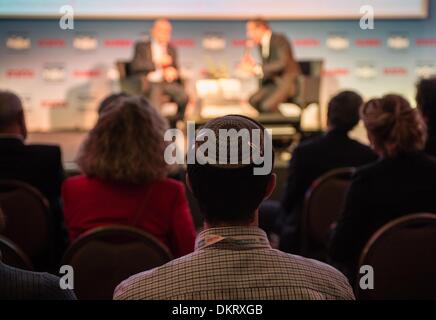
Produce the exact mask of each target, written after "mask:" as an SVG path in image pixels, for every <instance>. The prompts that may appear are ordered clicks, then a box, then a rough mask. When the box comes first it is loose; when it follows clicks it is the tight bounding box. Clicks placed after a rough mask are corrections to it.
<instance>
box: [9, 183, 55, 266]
mask: <svg viewBox="0 0 436 320" xmlns="http://www.w3.org/2000/svg"><path fill="white" fill-rule="evenodd" d="M0 206H1V208H2V210H3V213H4V215H5V218H6V228H5V230H4V232H3V235H4V236H5V237H7V238H8V239H10V240H12V241H13V242H14V243H15V244H16V245H17V246H18V247H19V248H21V249H22V250H23V251H24V253H26V254H27V255H28V256H29V257H30V259H31V260H32V262H34V263H35V261H38V260H39V259H42V257H47V254H48V253H49V252H51V250H52V248H53V243H52V239H53V238H52V236H51V235H52V221H51V218H50V216H51V213H50V208H49V203H48V201H47V199H46V198H45V197H44V196H43V195H42V194H41V193H40V192H39V191H38V190H37V189H35V188H34V187H32V186H30V185H28V184H26V183H24V182H20V181H13V180H1V181H0Z"/></svg>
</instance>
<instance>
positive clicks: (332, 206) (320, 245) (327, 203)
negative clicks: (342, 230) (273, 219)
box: [301, 168, 355, 260]
mask: <svg viewBox="0 0 436 320" xmlns="http://www.w3.org/2000/svg"><path fill="white" fill-rule="evenodd" d="M354 172H355V168H340V169H335V170H332V171H330V172H327V173H326V174H324V175H322V176H321V177H320V178H318V179H317V180H315V181H314V182H313V183H312V185H311V187H310V188H309V189H308V191H307V192H306V195H305V199H304V204H303V211H302V216H301V253H302V255H303V256H307V257H312V258H317V259H320V260H325V259H326V257H327V246H328V241H329V238H330V233H331V231H332V230H333V228H334V224H335V223H336V221H337V220H338V219H339V217H340V214H341V213H342V210H343V206H344V201H345V197H346V194H347V191H348V188H349V186H350V184H351V177H352V176H353V174H354Z"/></svg>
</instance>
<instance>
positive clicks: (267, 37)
mask: <svg viewBox="0 0 436 320" xmlns="http://www.w3.org/2000/svg"><path fill="white" fill-rule="evenodd" d="M271 36H272V31H271V30H268V31H266V32H265V33H264V34H263V36H262V39H261V40H260V43H261V44H262V47H263V46H268V47H269V43H270V42H271Z"/></svg>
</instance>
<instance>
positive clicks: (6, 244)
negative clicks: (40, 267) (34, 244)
mask: <svg viewBox="0 0 436 320" xmlns="http://www.w3.org/2000/svg"><path fill="white" fill-rule="evenodd" d="M0 260H1V261H2V262H3V263H4V264H7V265H8V266H11V267H14V268H18V269H22V270H29V271H32V270H33V267H32V263H31V262H30V259H29V257H28V256H27V255H26V254H25V253H24V252H23V251H22V250H21V249H20V248H19V247H18V246H17V245H16V244H15V243H13V242H12V241H11V240H9V239H8V238H6V237H3V236H1V235H0Z"/></svg>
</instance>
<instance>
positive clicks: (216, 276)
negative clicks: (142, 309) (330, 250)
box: [114, 115, 354, 300]
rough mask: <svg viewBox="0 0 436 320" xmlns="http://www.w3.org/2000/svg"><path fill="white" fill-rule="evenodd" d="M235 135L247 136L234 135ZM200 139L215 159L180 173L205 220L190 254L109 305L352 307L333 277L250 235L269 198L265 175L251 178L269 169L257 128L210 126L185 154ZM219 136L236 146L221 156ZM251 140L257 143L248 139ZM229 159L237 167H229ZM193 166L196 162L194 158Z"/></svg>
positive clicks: (224, 120) (271, 182) (250, 123)
mask: <svg viewBox="0 0 436 320" xmlns="http://www.w3.org/2000/svg"><path fill="white" fill-rule="evenodd" d="M241 131H245V132H249V134H248V135H242V134H241V135H239V133H240V132H241ZM206 132H208V133H209V134H211V133H214V134H216V135H218V138H217V139H214V140H213V141H214V143H216V144H217V145H216V148H215V150H216V152H207V154H205V157H203V158H202V161H195V162H194V163H189V161H188V166H187V180H188V185H189V186H190V188H191V190H192V192H193V194H194V195H195V197H196V198H197V200H198V202H199V205H200V209H201V212H202V213H203V215H204V218H205V224H204V229H203V231H202V232H201V233H200V234H199V235H198V236H197V240H196V246H195V251H194V252H193V253H191V254H189V255H186V256H184V257H181V258H179V259H176V260H173V261H171V262H169V263H167V264H165V265H163V266H161V267H158V268H155V269H152V270H149V271H145V272H143V273H140V274H137V275H134V276H132V277H130V278H129V279H127V280H125V281H124V282H122V283H121V284H120V285H119V286H118V287H117V288H116V289H115V293H114V299H119V300H129V299H132V300H138V299H144V300H238V299H242V300H266V299H273V300H289V299H330V300H331V299H354V296H353V292H352V289H351V287H350V285H349V284H348V282H347V280H346V278H345V276H344V275H342V274H341V273H340V272H339V271H337V270H336V269H334V268H333V267H331V266H328V265H326V264H324V263H321V262H318V261H314V260H309V259H306V258H303V257H299V256H294V255H291V254H287V253H284V252H281V251H278V250H275V249H272V248H271V246H270V244H269V242H268V238H267V236H266V234H265V232H264V231H262V230H261V229H260V228H259V227H258V214H259V213H258V208H259V205H260V203H261V202H262V201H263V200H264V199H266V198H268V196H269V195H270V194H271V193H272V191H273V189H274V187H275V182H276V176H275V174H272V173H271V170H269V172H268V173H267V174H258V173H259V172H260V171H256V170H255V169H258V168H259V167H269V168H271V166H269V165H265V164H264V163H260V162H259V161H258V160H259V159H263V160H264V161H265V162H266V161H272V162H273V161H274V157H273V153H272V150H271V148H267V147H266V146H267V145H268V143H265V141H267V139H268V133H267V131H266V130H265V129H264V128H263V127H262V125H260V124H259V123H257V122H255V121H254V120H252V119H249V118H246V117H243V116H234V115H231V116H225V117H221V118H217V119H214V120H211V121H209V122H208V123H206V125H205V126H204V127H203V128H202V129H200V130H199V131H198V132H197V138H196V141H195V143H193V144H192V149H191V150H190V151H191V152H195V153H198V152H199V151H200V149H204V148H202V146H203V143H202V142H204V143H205V140H202V139H198V137H199V136H201V135H204V134H205V133H206ZM223 132H226V133H227V134H229V133H230V134H229V136H227V137H229V139H230V141H232V138H235V137H234V136H233V137H232V135H236V136H237V137H238V139H233V142H235V141H236V143H233V144H232V143H231V142H230V144H229V147H228V145H226V147H224V148H223V147H222V145H221V143H223V140H227V137H225V139H222V137H223V136H222V134H223ZM259 132H261V134H260V137H261V139H255V136H256V134H258V133H259ZM247 137H248V140H249V141H247ZM239 138H240V139H239ZM199 140H200V141H199ZM262 140H263V141H262ZM247 146H248V147H249V148H247ZM244 147H245V149H244ZM244 150H245V151H247V150H249V151H250V152H248V153H247V152H244ZM223 152H224V154H223ZM268 153H269V154H268ZM247 154H248V157H247ZM255 154H256V155H257V158H256V157H255ZM220 155H221V157H220ZM235 155H237V157H236V158H237V161H235V158H233V159H232V156H235ZM188 156H189V155H188ZM195 159H197V160H198V159H199V157H198V154H196V157H195ZM203 160H206V161H203ZM223 160H227V161H223ZM200 162H201V163H200Z"/></svg>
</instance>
